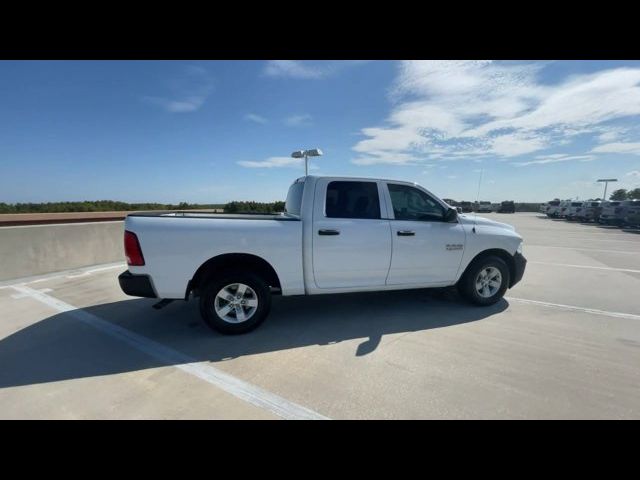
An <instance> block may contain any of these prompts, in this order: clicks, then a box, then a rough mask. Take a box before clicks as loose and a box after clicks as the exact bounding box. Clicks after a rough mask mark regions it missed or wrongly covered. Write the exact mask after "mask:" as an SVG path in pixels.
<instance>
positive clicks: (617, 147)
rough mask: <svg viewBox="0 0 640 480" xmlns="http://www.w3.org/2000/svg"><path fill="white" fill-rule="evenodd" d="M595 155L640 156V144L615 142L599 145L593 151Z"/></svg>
mask: <svg viewBox="0 0 640 480" xmlns="http://www.w3.org/2000/svg"><path fill="white" fill-rule="evenodd" d="M591 151H592V152H594V153H629V154H632V155H640V142H636V143H631V142H614V143H605V144H604V145H598V146H597V147H595V148H594V149H593V150H591Z"/></svg>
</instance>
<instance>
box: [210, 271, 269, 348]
mask: <svg viewBox="0 0 640 480" xmlns="http://www.w3.org/2000/svg"><path fill="white" fill-rule="evenodd" d="M270 308H271V292H270V290H269V286H268V285H267V284H266V283H265V282H264V280H262V279H261V278H260V277H258V276H256V275H253V274H252V273H248V272H247V273H244V272H239V273H228V274H223V275H221V276H220V277H219V278H214V279H213V280H211V281H209V282H208V283H207V284H206V285H205V286H204V288H203V289H202V292H201V294H200V314H201V315H202V318H203V320H204V321H205V323H206V324H207V325H208V326H209V327H211V328H212V329H214V330H217V331H218V332H220V333H224V334H231V335H233V334H240V333H247V332H250V331H251V330H253V329H254V328H256V327H257V326H258V325H260V324H261V323H262V322H263V321H264V319H265V318H266V317H267V315H268V314H269V310H270Z"/></svg>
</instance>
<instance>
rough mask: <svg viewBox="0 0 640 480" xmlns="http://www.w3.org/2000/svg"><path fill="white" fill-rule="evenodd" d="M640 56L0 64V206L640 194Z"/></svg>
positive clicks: (536, 198) (535, 198)
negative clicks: (411, 191)
mask: <svg viewBox="0 0 640 480" xmlns="http://www.w3.org/2000/svg"><path fill="white" fill-rule="evenodd" d="M639 120H640V62H637V61H633V62H620V61H616V62H605V61H589V62H586V61H557V62H546V61H545V62H531V61H528V62H489V61H487V62H478V61H472V62H462V61H454V62H444V61H421V62H401V61H368V62H362V61H310V62H306V61H64V62H62V61H28V62H26V61H25V62H14V61H4V62H0V202H11V203H13V202H27V201H33V202H44V201H64V200H69V201H71V200H98V199H113V200H123V201H130V202H141V201H158V202H180V201H187V202H200V203H218V202H226V201H230V200H234V199H235V200H258V201H273V200H280V199H284V197H285V195H286V190H287V188H288V185H289V184H290V182H291V181H292V180H293V179H295V178H297V177H299V176H301V175H303V174H304V167H303V165H302V164H301V163H300V162H299V161H296V160H293V159H290V158H289V157H288V156H289V154H290V153H291V152H292V151H293V150H297V149H303V148H315V147H318V148H321V149H322V150H323V151H324V154H325V155H324V156H323V157H321V158H320V159H318V160H316V161H314V162H313V170H312V173H316V174H322V175H357V176H373V177H385V178H397V179H403V180H409V181H415V182H417V183H420V184H422V185H424V186H425V187H427V188H428V189H430V190H432V191H433V192H434V193H436V194H438V195H440V196H441V197H446V198H453V199H457V200H461V199H470V200H473V199H475V197H476V193H477V188H478V179H479V175H480V171H481V170H482V171H483V182H482V186H481V193H480V197H481V199H484V200H491V201H501V200H505V199H513V200H517V201H545V200H548V199H550V198H554V197H560V198H575V197H579V198H589V197H596V196H599V195H600V194H601V192H602V188H601V186H600V185H598V184H596V183H595V180H596V179H598V178H603V177H615V178H618V179H619V180H620V181H619V183H618V184H615V188H618V187H624V188H635V187H638V186H640V122H639Z"/></svg>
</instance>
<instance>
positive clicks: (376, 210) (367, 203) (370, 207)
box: [325, 182, 380, 219]
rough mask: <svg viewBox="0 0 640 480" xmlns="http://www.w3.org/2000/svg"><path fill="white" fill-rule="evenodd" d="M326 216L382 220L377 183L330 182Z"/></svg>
mask: <svg viewBox="0 0 640 480" xmlns="http://www.w3.org/2000/svg"><path fill="white" fill-rule="evenodd" d="M325 208H326V215H327V217H330V218H364V219H378V218H380V199H379V197H378V185H377V183H375V182H330V183H329V185H328V186H327V202H326V205H325Z"/></svg>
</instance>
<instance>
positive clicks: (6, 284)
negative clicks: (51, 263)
mask: <svg viewBox="0 0 640 480" xmlns="http://www.w3.org/2000/svg"><path fill="white" fill-rule="evenodd" d="M126 266H127V264H126V263H125V262H115V263H107V264H102V265H92V266H90V267H79V268H74V269H72V270H62V271H58V272H51V273H44V274H42V275H34V276H30V277H21V278H13V279H10V280H2V281H0V288H11V287H13V286H16V285H24V284H26V283H39V282H46V281H47V280H54V279H57V278H62V277H66V278H76V277H84V276H85V275H91V274H92V273H95V272H103V271H106V270H113V269H114V268H123V267H126Z"/></svg>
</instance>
